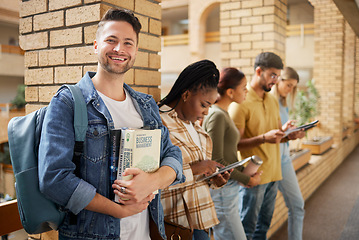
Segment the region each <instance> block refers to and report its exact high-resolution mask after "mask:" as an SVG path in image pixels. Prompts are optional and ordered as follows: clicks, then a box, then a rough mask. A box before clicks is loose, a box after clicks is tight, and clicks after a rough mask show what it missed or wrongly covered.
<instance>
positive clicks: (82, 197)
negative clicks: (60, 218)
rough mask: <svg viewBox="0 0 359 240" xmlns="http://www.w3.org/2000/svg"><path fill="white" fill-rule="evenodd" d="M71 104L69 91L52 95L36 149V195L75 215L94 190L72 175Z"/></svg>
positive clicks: (73, 141)
mask: <svg viewBox="0 0 359 240" xmlns="http://www.w3.org/2000/svg"><path fill="white" fill-rule="evenodd" d="M73 119H74V114H73V100H72V99H71V94H70V92H69V90H67V89H66V90H63V91H60V92H59V93H58V94H56V95H55V96H54V97H53V99H52V100H51V102H50V105H49V106H48V108H47V112H46V115H45V118H44V123H43V129H42V134H41V140H40V146H39V185H40V191H41V192H42V193H43V194H45V195H46V196H47V197H48V198H49V199H50V200H52V201H54V202H56V203H58V204H59V205H61V206H64V207H65V208H67V209H69V210H70V211H71V212H73V213H75V214H77V213H78V212H79V211H81V210H82V209H84V208H85V207H86V206H87V205H88V204H89V202H90V201H91V200H92V199H93V198H94V196H95V194H96V189H95V187H94V186H92V185H91V184H89V183H87V182H85V181H83V180H81V179H80V178H78V177H76V176H75V174H74V170H75V164H74V163H73V162H72V157H73V152H74V144H75V136H74V127H73V121H74V120H73Z"/></svg>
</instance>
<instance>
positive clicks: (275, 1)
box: [220, 0, 287, 79]
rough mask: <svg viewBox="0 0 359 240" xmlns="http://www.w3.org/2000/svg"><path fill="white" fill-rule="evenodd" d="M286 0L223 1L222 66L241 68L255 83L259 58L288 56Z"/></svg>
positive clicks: (221, 26) (221, 16)
mask: <svg viewBox="0 0 359 240" xmlns="http://www.w3.org/2000/svg"><path fill="white" fill-rule="evenodd" d="M286 3H287V1H286V0H240V1H230V0H222V1H221V6H220V21H221V23H220V33H221V40H220V41H221V48H222V49H221V54H222V55H221V59H222V66H230V67H238V68H239V69H241V70H242V71H243V72H244V73H245V74H246V75H247V79H251V77H250V76H251V75H252V74H253V72H254V70H253V66H254V59H255V57H256V56H257V55H258V54H259V53H261V52H263V51H272V52H275V53H276V54H278V55H279V56H281V57H282V59H283V60H284V56H285V54H284V53H285V39H286V35H285V34H286V14H287V4H286Z"/></svg>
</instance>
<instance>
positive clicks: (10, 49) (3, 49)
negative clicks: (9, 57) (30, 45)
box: [0, 44, 25, 55]
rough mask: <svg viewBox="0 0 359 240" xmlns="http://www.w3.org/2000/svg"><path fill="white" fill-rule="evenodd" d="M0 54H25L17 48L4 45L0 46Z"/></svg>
mask: <svg viewBox="0 0 359 240" xmlns="http://www.w3.org/2000/svg"><path fill="white" fill-rule="evenodd" d="M0 52H1V53H10V54H19V55H24V54H25V51H24V50H22V49H21V48H20V47H19V46H13V45H5V44H0Z"/></svg>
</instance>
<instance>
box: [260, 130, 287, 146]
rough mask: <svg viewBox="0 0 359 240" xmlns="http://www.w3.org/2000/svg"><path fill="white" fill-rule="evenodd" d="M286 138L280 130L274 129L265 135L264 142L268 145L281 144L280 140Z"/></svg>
mask: <svg viewBox="0 0 359 240" xmlns="http://www.w3.org/2000/svg"><path fill="white" fill-rule="evenodd" d="M283 136H284V132H283V131H281V130H279V129H273V130H270V131H269V132H266V133H265V134H264V142H267V143H280V140H281V139H282V137H283Z"/></svg>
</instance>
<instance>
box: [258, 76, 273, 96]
mask: <svg viewBox="0 0 359 240" xmlns="http://www.w3.org/2000/svg"><path fill="white" fill-rule="evenodd" d="M260 83H261V85H262V89H263V90H264V91H265V92H270V90H271V89H272V88H271V87H268V86H267V85H266V80H265V78H264V76H263V74H262V75H261V76H260Z"/></svg>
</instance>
